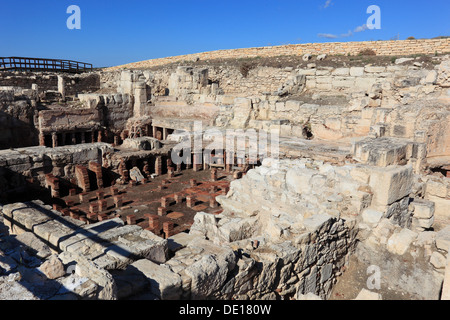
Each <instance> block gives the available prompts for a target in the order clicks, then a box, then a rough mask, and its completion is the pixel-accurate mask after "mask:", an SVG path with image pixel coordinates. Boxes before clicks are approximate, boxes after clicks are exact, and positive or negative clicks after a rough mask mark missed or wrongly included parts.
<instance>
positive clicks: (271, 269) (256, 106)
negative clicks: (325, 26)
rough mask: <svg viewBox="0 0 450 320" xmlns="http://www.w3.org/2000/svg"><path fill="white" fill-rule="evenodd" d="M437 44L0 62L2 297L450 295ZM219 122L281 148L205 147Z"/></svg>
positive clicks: (448, 132)
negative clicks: (46, 68) (185, 150)
mask: <svg viewBox="0 0 450 320" xmlns="http://www.w3.org/2000/svg"><path fill="white" fill-rule="evenodd" d="M417 43H418V45H419V44H420V41H419V42H417ZM383 45H384V44H380V46H383ZM431 45H438V46H444V47H445V46H447V45H448V44H447V43H445V41H444V42H442V41H441V42H439V43H437V42H436V44H434V42H433V43H432V44H431ZM383 48H384V47H380V49H379V50H384V49H383ZM297 49H298V48H297ZM447 49H449V48H448V47H447ZM405 50H407V48H406V49H405ZM439 50H440V51H439V54H434V51H433V54H431V55H416V56H413V57H411V56H408V55H407V54H404V57H400V54H399V56H398V57H396V58H394V59H391V58H388V59H383V58H382V57H380V56H375V57H371V58H370V59H373V61H371V62H370V63H369V62H368V61H367V59H369V58H367V57H366V58H365V57H359V58H358V57H357V56H356V57H355V56H353V58H352V57H348V56H333V55H332V54H329V53H328V56H327V55H326V54H325V55H324V54H323V53H324V52H322V51H321V52H319V53H321V54H322V55H320V56H316V55H315V54H317V53H318V52H315V51H310V52H302V54H300V55H299V54H297V55H298V57H297V58H296V59H297V60H298V62H297V66H296V67H292V66H283V65H280V66H276V65H275V66H274V65H263V64H262V63H261V62H259V63H258V58H255V59H256V60H255V61H256V62H254V64H250V65H251V67H248V66H249V63H250V62H248V61H246V62H245V63H247V64H246V66H247V68H246V69H245V72H243V63H244V62H242V61H240V60H236V61H234V64H233V63H221V62H217V61H215V60H209V61H203V60H204V58H203V56H202V57H200V56H196V57H195V59H191V60H190V61H188V62H191V63H190V64H191V65H189V63H188V62H186V59H185V60H184V62H183V64H181V63H178V64H173V63H172V64H163V63H162V62H161V65H159V66H154V65H152V63H151V62H148V64H149V66H148V67H147V68H146V67H145V63H141V64H139V66H140V68H134V69H123V68H120V67H116V68H112V69H110V70H102V71H98V72H92V73H88V74H82V75H73V74H71V75H68V74H67V75H66V74H51V73H33V74H32V73H22V72H1V73H0V85H1V86H0V123H1V124H2V125H1V126H0V131H1V132H0V133H1V134H0V148H1V149H2V150H0V203H1V207H0V212H1V215H0V216H1V218H0V226H2V227H1V229H0V299H129V298H138V299H163V300H170V299H186V300H189V299H197V300H198V299H236V300H248V299H250V300H255V299H272V300H275V299H284V300H294V299H296V300H304V299H339V298H344V299H355V298H357V299H364V298H372V299H393V298H398V297H404V298H408V299H435V300H438V299H449V298H450V278H449V277H450V264H449V262H450V260H449V259H450V258H449V247H450V223H449V222H450V57H449V56H448V55H444V54H440V53H441V52H448V51H450V50H447V51H445V48H444V49H442V48H440V47H439ZM233 52H234V51H233ZM233 52H231V51H230V54H232V53H233ZM261 52H262V51H261ZM305 53H306V54H305ZM307 53H310V54H307ZM325 53H327V52H325ZM412 53H416V54H417V52H412ZM233 54H234V53H233ZM265 58H266V59H268V58H267V57H265ZM269 58H270V57H269ZM273 59H275V58H273ZM175 60H176V59H175ZM249 61H252V60H251V59H250V60H249ZM166 62H167V63H170V62H173V61H166ZM155 63H156V62H155ZM135 67H137V66H135ZM199 124H200V125H201V130H202V131H201V132H200V133H199V132H197V133H194V130H195V129H196V128H198V126H199ZM240 129H242V130H243V131H236V130H240ZM227 130H228V131H230V130H235V131H234V134H235V135H236V136H239V135H242V134H249V133H251V132H256V133H261V132H276V133H277V135H278V137H279V139H278V140H277V142H278V145H277V147H278V150H277V151H278V152H277V153H276V154H272V153H271V152H262V153H261V152H260V153H259V155H258V157H257V159H256V160H257V161H256V162H255V163H253V162H251V161H250V158H249V156H248V154H247V155H245V156H239V154H238V153H237V152H233V151H236V150H228V149H227V150H225V152H224V150H221V149H220V148H216V147H214V146H212V144H211V143H212V142H213V140H214V139H213V134H212V133H213V132H216V133H221V134H222V136H223V137H224V136H225V133H226V132H227ZM244 130H245V131H244ZM199 137H200V138H202V143H201V145H200V150H198V149H195V148H194V149H191V152H189V154H183V156H184V157H185V160H186V161H185V162H184V163H182V164H179V163H175V162H174V161H173V159H174V157H173V153H174V152H175V149H174V148H175V147H176V146H177V145H178V144H179V143H180V142H183V141H184V142H186V141H194V140H195V139H196V138H199ZM216 142H217V141H216ZM189 145H190V143H189ZM272 146H275V142H274V141H270V140H269V144H268V145H267V146H266V148H267V150H265V151H268V150H269V151H270V150H273V149H271V147H272ZM235 147H236V148H238V147H239V144H236V146H235ZM259 151H261V150H259ZM233 153H234V155H233ZM369 266H372V267H373V266H375V267H376V268H378V271H379V272H380V273H381V274H382V278H381V279H382V280H381V287H379V288H366V282H365V280H367V279H364V281H363V282H358V281H357V280H356V277H355V274H356V273H357V272H358V271H359V272H363V273H364V274H366V270H367V269H368V268H369ZM352 281H354V282H352ZM349 283H351V287H352V288H353V290H349V289H347V290H346V289H345V288H346V284H347V287H348V284H349Z"/></svg>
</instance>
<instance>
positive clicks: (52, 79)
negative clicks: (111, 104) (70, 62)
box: [0, 72, 100, 95]
mask: <svg viewBox="0 0 450 320" xmlns="http://www.w3.org/2000/svg"><path fill="white" fill-rule="evenodd" d="M58 76H62V77H63V78H64V83H65V90H66V95H77V94H78V93H82V92H92V91H96V90H98V89H100V76H99V74H98V73H87V74H79V75H78V74H76V75H73V74H60V73H41V72H0V86H14V87H21V88H23V89H31V87H32V85H33V84H36V85H37V86H38V90H39V91H48V90H51V91H57V90H58Z"/></svg>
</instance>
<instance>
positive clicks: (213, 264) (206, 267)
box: [185, 255, 228, 300]
mask: <svg viewBox="0 0 450 320" xmlns="http://www.w3.org/2000/svg"><path fill="white" fill-rule="evenodd" d="M185 273H186V275H187V276H189V277H190V278H191V279H192V283H191V298H192V299H193V300H203V299H206V298H207V297H209V296H210V295H211V294H212V293H214V292H215V291H217V290H219V289H220V287H221V286H222V285H223V284H224V282H225V280H226V278H227V273H228V268H227V265H226V264H224V263H223V262H221V261H220V260H218V259H217V258H216V257H214V256H212V255H205V256H203V257H202V258H201V259H200V260H199V261H197V262H195V263H193V264H192V265H190V266H189V267H188V268H187V269H186V270H185Z"/></svg>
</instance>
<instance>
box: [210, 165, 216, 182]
mask: <svg viewBox="0 0 450 320" xmlns="http://www.w3.org/2000/svg"><path fill="white" fill-rule="evenodd" d="M211 181H214V182H215V181H217V169H216V168H212V169H211Z"/></svg>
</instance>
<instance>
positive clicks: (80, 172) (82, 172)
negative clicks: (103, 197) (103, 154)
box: [75, 165, 91, 192]
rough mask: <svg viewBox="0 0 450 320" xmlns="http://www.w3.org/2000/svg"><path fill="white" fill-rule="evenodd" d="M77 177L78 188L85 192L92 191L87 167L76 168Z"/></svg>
mask: <svg viewBox="0 0 450 320" xmlns="http://www.w3.org/2000/svg"><path fill="white" fill-rule="evenodd" d="M75 176H76V177H77V183H78V187H80V188H81V189H82V190H83V192H89V191H91V185H90V183H89V173H88V170H87V168H86V167H83V166H81V165H77V166H75Z"/></svg>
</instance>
